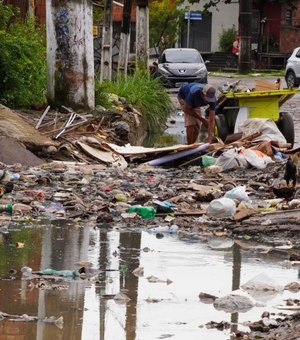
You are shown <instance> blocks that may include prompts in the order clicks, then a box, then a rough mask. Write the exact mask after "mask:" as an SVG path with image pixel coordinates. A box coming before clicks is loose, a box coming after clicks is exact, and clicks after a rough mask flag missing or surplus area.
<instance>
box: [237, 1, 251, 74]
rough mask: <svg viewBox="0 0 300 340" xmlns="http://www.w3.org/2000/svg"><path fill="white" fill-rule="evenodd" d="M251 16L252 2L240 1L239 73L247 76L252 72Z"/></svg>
mask: <svg viewBox="0 0 300 340" xmlns="http://www.w3.org/2000/svg"><path fill="white" fill-rule="evenodd" d="M251 15H252V0H240V15H239V26H240V36H241V41H240V53H239V71H240V73H241V74H247V73H249V72H250V71H251Z"/></svg>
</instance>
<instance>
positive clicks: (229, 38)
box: [219, 25, 237, 52]
mask: <svg viewBox="0 0 300 340" xmlns="http://www.w3.org/2000/svg"><path fill="white" fill-rule="evenodd" d="M236 36H237V32H236V28H235V26H234V25H233V26H232V27H231V28H228V29H227V30H224V29H223V31H222V33H221V34H220V35H219V48H220V51H221V52H231V49H232V44H233V42H234V41H235V40H236Z"/></svg>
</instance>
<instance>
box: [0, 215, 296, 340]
mask: <svg viewBox="0 0 300 340" xmlns="http://www.w3.org/2000/svg"><path fill="white" fill-rule="evenodd" d="M15 242H24V243H25V244H26V245H27V242H29V246H26V247H24V248H21V249H15V244H14V243H15ZM253 249H255V251H254V250H252V251H251V250H248V251H245V250H241V249H240V248H239V247H238V246H237V245H233V242H232V241H231V240H227V239H222V238H221V239H220V238H211V239H209V240H208V242H204V243H203V242H201V241H199V240H195V241H191V240H185V239H184V238H182V237H181V236H180V234H179V235H176V234H175V235H170V234H156V233H149V232H146V231H137V232H134V231H132V230H131V231H130V230H128V231H125V230H124V231H121V230H118V228H117V229H116V230H112V229H108V230H107V229H106V228H101V229H99V228H91V227H78V226H77V225H74V224H73V223H67V224H66V223H64V222H61V221H55V222H54V223H50V222H47V223H45V222H43V221H41V222H39V223H38V224H37V225H35V226H31V227H30V228H28V227H27V226H26V225H15V227H14V231H13V232H11V234H10V235H9V237H5V235H3V237H2V242H1V245H0V252H1V278H2V280H1V281H0V287H1V289H0V304H1V307H0V309H1V311H5V312H6V313H8V314H17V315H22V314H27V315H29V316H37V317H38V320H39V321H37V322H21V321H9V320H2V322H1V323H0V327H1V334H2V335H1V338H3V339H6V338H7V339H8V338H10V337H11V338H14V339H18V338H22V339H53V338H55V339H90V340H92V339H95V340H96V339H103V340H104V339H105V340H119V339H128V340H131V339H132V340H133V339H143V340H144V339H147V340H148V339H149V340H150V339H168V338H170V339H178V340H181V339H184V338H188V339H191V340H192V339H216V340H218V339H220V340H221V339H230V333H231V331H232V330H235V329H241V330H243V329H245V326H243V325H242V323H244V322H246V321H250V320H251V321H255V320H257V319H258V318H259V316H260V315H261V314H262V313H263V312H264V310H266V309H267V310H269V311H270V312H272V311H274V312H277V313H278V309H276V305H280V304H282V301H283V300H284V299H287V298H289V297H292V298H295V295H296V294H293V293H291V292H287V291H285V292H284V293H279V294H273V295H270V296H268V295H266V294H265V293H264V294H263V295H262V296H261V297H259V296H255V298H256V300H257V301H260V302H263V306H261V307H254V308H253V309H251V310H250V311H248V312H246V313H232V314H230V313H225V312H224V311H218V310H216V309H215V308H214V306H213V305H212V304H205V303H202V302H201V301H200V299H199V294H200V293H201V292H205V293H208V294H212V295H215V296H218V297H222V296H225V295H227V294H230V293H231V291H232V290H235V289H238V288H239V287H240V285H242V284H244V283H245V282H247V281H248V280H250V279H251V278H253V277H254V276H256V275H258V274H265V275H267V276H268V277H269V278H271V280H274V282H276V284H277V285H283V286H284V285H285V284H287V283H289V282H291V281H297V280H298V275H299V271H298V269H297V268H292V269H286V268H284V267H283V265H282V261H283V260H284V256H283V255H280V252H278V253H277V254H276V253H275V254H276V255H275V256H274V255H273V256H271V255H270V252H268V253H267V251H268V250H270V247H266V246H261V247H257V246H256V247H255V248H253ZM79 261H89V262H91V263H92V264H93V267H92V268H94V269H95V270H98V269H99V270H100V272H99V273H97V274H96V275H95V276H94V275H93V276H92V277H91V278H88V277H81V278H76V279H74V278H68V279H66V278H63V279H61V280H52V281H51V282H52V284H53V286H52V284H51V285H47V283H45V282H46V281H44V280H43V278H42V277H41V279H40V280H24V279H22V280H20V278H19V277H17V279H11V280H9V275H10V274H9V272H10V271H11V270H12V269H16V270H19V269H20V268H21V267H23V266H30V267H31V268H33V269H34V270H38V269H40V268H41V269H45V268H55V269H57V270H64V269H74V268H75V263H77V262H79ZM138 267H143V268H144V275H143V276H139V275H134V274H133V273H132V271H133V270H134V269H136V268H138ZM153 277H155V278H157V280H153ZM151 278H152V279H151ZM153 281H154V282H153ZM43 282H44V285H43V284H42V283H43ZM119 292H123V293H125V294H126V295H127V296H128V298H129V299H130V301H128V302H127V303H125V302H124V301H122V300H120V301H117V300H116V299H114V298H113V297H114V295H115V294H117V293H119ZM51 316H53V317H54V318H55V319H58V318H60V317H63V325H60V324H59V323H58V324H53V323H47V322H45V321H43V320H44V318H45V317H48V318H49V317H51ZM211 321H215V322H222V321H226V322H228V323H231V322H233V325H231V327H229V328H228V329H225V330H222V331H220V330H216V329H208V328H207V327H206V326H205V325H206V324H207V323H209V322H211ZM20 325H22V326H21V327H20Z"/></svg>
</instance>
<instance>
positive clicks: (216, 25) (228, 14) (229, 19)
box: [185, 1, 239, 52]
mask: <svg viewBox="0 0 300 340" xmlns="http://www.w3.org/2000/svg"><path fill="white" fill-rule="evenodd" d="M185 6H188V2H186V3H185ZM190 10H191V11H199V12H201V11H202V10H203V4H201V3H199V4H194V5H191V6H190ZM210 12H211V13H212V32H211V52H217V51H219V36H220V34H221V33H222V31H223V29H224V30H226V29H228V28H231V27H232V25H235V27H236V29H238V18H239V3H238V1H236V3H232V4H224V3H220V4H219V5H218V6H217V7H212V8H211V9H210Z"/></svg>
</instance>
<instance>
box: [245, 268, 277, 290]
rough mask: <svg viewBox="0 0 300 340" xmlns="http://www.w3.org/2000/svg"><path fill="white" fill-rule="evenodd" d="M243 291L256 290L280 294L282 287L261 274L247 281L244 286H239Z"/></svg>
mask: <svg viewBox="0 0 300 340" xmlns="http://www.w3.org/2000/svg"><path fill="white" fill-rule="evenodd" d="M241 287H242V288H243V289H245V290H247V291H249V290H256V291H263V292H266V291H273V292H280V291H282V290H283V287H282V286H280V285H277V284H276V283H275V282H274V281H273V280H272V279H271V278H270V277H269V276H268V275H266V274H264V273H261V274H259V275H257V276H255V277H254V278H253V279H251V280H249V281H248V282H246V283H245V284H243V285H242V286H241Z"/></svg>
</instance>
